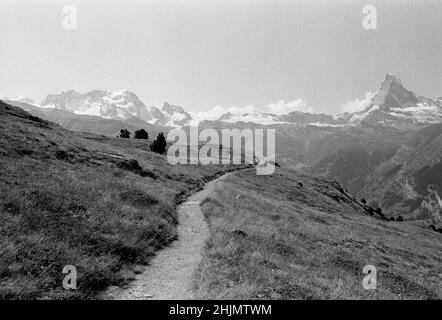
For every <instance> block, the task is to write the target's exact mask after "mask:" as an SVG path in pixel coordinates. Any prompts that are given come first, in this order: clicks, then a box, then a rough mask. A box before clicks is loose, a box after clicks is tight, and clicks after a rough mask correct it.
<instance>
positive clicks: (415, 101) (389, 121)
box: [348, 73, 442, 128]
mask: <svg viewBox="0 0 442 320" xmlns="http://www.w3.org/2000/svg"><path fill="white" fill-rule="evenodd" d="M348 121H349V122H350V123H366V124H371V125H384V126H391V127H396V128H408V127H410V128H411V127H416V126H419V125H422V124H431V123H439V122H442V104H441V103H440V101H439V100H438V101H434V100H431V99H429V98H425V97H422V96H419V95H417V94H415V93H414V92H412V91H409V90H407V89H405V88H404V86H403V85H402V82H401V80H400V79H399V77H397V76H395V75H393V74H391V73H389V74H387V75H386V77H385V80H384V82H383V83H382V85H381V88H380V90H379V91H378V93H377V94H376V95H375V96H373V97H372V98H371V101H370V103H369V104H368V106H367V107H366V108H365V109H364V110H363V111H360V112H356V113H354V114H353V115H351V117H350V118H349V119H348Z"/></svg>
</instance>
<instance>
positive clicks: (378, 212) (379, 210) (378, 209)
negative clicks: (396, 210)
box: [374, 208, 382, 216]
mask: <svg viewBox="0 0 442 320" xmlns="http://www.w3.org/2000/svg"><path fill="white" fill-rule="evenodd" d="M374 212H376V213H377V214H378V215H380V216H382V209H381V208H376V210H375V211H374Z"/></svg>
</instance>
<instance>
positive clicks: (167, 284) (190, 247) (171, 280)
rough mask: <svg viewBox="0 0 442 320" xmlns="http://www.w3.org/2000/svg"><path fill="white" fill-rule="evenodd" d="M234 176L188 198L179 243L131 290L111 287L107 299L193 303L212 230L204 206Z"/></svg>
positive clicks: (162, 254)
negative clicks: (198, 271) (195, 280)
mask: <svg viewBox="0 0 442 320" xmlns="http://www.w3.org/2000/svg"><path fill="white" fill-rule="evenodd" d="M232 173H233V172H229V173H226V174H224V175H222V176H220V177H219V178H217V179H215V180H212V181H210V182H208V183H206V184H205V186H204V189H203V190H201V191H199V192H197V193H195V194H194V195H192V196H190V197H189V198H187V200H186V202H184V203H182V204H181V205H180V206H179V207H178V209H177V211H178V227H177V229H178V240H175V241H173V242H172V243H171V244H170V246H168V247H166V248H164V249H162V250H160V251H158V252H157V253H156V255H155V257H154V258H153V259H152V260H151V262H150V264H149V265H148V266H147V267H145V270H144V271H143V273H141V274H139V275H136V278H135V280H134V281H132V282H131V284H130V285H129V287H127V288H119V287H111V288H109V290H108V291H106V292H105V293H104V295H103V298H104V299H116V300H137V299H154V300H163V299H175V300H176V299H182V300H186V299H192V298H193V292H192V282H193V278H194V273H195V271H196V269H197V267H198V265H199V263H200V261H201V257H202V249H203V246H204V243H205V241H206V239H207V237H208V235H209V229H208V227H207V223H206V221H205V218H204V215H203V213H202V212H201V209H200V202H201V201H202V200H204V199H205V198H206V197H207V196H209V195H210V194H212V193H213V192H214V190H215V186H216V184H217V182H219V181H221V180H223V179H225V178H227V177H228V176H229V175H230V174H232Z"/></svg>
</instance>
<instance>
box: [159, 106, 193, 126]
mask: <svg viewBox="0 0 442 320" xmlns="http://www.w3.org/2000/svg"><path fill="white" fill-rule="evenodd" d="M160 110H161V112H162V113H163V115H164V120H163V124H162V125H164V126H166V127H182V126H185V125H188V124H189V122H190V121H191V120H192V116H191V115H190V114H189V113H188V112H186V111H185V110H184V108H183V107H180V106H175V105H172V104H169V103H168V102H166V101H165V102H164V103H163V106H162V107H161V109H160Z"/></svg>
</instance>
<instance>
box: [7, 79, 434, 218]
mask: <svg viewBox="0 0 442 320" xmlns="http://www.w3.org/2000/svg"><path fill="white" fill-rule="evenodd" d="M3 99H4V97H3ZM6 100H7V102H8V103H10V104H12V105H15V106H18V107H20V108H22V109H24V110H26V111H28V112H30V113H31V114H33V115H35V116H38V117H41V118H44V119H46V120H50V121H52V122H55V123H58V124H59V125H61V126H62V127H64V128H67V129H70V130H73V131H83V132H92V133H98V134H103V135H111V136H115V135H116V134H117V133H118V132H119V130H120V129H122V128H126V129H128V130H129V131H131V132H134V131H135V130H136V129H139V128H144V129H146V130H147V131H148V132H149V134H150V136H151V137H152V136H155V135H156V134H157V133H158V132H161V131H163V132H167V131H168V130H169V129H170V128H172V127H187V126H189V125H194V124H196V123H198V124H199V129H200V130H202V129H205V128H211V129H215V130H221V129H223V128H237V129H245V128H248V129H254V128H272V129H275V132H276V159H277V161H278V163H279V164H280V165H283V166H286V167H290V168H295V169H301V170H303V171H305V172H309V173H311V174H313V175H319V176H324V177H327V178H329V179H331V180H336V181H339V182H340V183H341V184H342V185H343V186H344V187H345V188H346V189H348V190H349V192H351V193H353V194H357V195H359V196H360V197H361V198H364V199H365V200H366V201H367V202H368V203H369V204H370V205H371V206H374V207H376V206H379V207H380V208H382V209H383V210H384V214H385V215H387V216H393V217H397V216H402V217H403V218H404V219H406V220H407V219H408V220H416V219H424V220H428V221H431V222H432V223H433V224H435V225H441V224H442V221H441V216H442V201H441V196H442V140H441V139H442V125H441V123H442V98H438V99H430V98H426V97H423V96H420V95H418V94H416V93H414V92H412V91H409V90H408V89H406V88H405V87H404V86H403V84H402V82H401V80H400V79H399V78H398V77H397V76H395V75H392V74H387V75H386V77H385V79H384V81H383V82H382V84H381V86H380V88H379V90H378V91H377V92H376V93H375V94H374V95H372V96H371V98H370V99H369V100H368V101H367V102H366V105H365V108H364V109H363V110H361V111H358V112H353V113H343V114H340V115H328V114H323V113H322V114H321V113H319V114H313V113H304V112H298V111H296V112H291V113H288V114H283V115H276V114H271V113H265V112H260V111H256V110H248V111H247V112H227V113H224V114H222V115H220V116H219V117H213V116H212V117H207V118H204V117H201V116H200V115H195V114H192V113H190V112H187V111H186V110H185V109H184V108H183V107H180V106H176V105H172V104H169V103H167V102H164V103H163V105H162V106H161V107H156V106H150V107H148V106H147V105H146V104H144V103H143V102H142V101H141V100H140V99H139V98H138V97H137V96H136V95H135V94H134V93H132V92H130V91H127V90H121V91H118V92H111V91H102V90H94V91H90V92H88V93H84V94H81V93H78V92H76V91H73V90H71V91H67V92H62V93H61V94H57V95H53V94H52V95H48V96H47V97H46V99H44V100H43V101H42V103H41V104H39V105H36V104H35V103H34V104H32V103H31V102H32V101H30V100H29V99H26V98H23V97H20V98H16V99H6Z"/></svg>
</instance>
